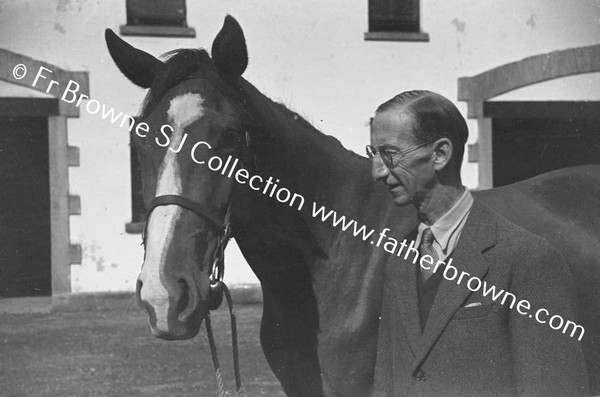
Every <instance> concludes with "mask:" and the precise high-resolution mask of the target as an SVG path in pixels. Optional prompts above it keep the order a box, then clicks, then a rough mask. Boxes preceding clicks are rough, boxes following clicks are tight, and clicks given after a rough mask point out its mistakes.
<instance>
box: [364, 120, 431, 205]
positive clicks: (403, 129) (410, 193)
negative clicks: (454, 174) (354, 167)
mask: <svg viewBox="0 0 600 397" xmlns="http://www.w3.org/2000/svg"><path fill="white" fill-rule="evenodd" d="M413 126H414V120H413V118H412V115H411V114H410V113H408V112H404V111H401V110H396V109H391V110H387V111H384V112H381V113H379V114H377V115H376V116H375V117H374V118H373V121H372V123H371V146H373V147H374V148H375V149H376V151H377V152H380V151H385V152H388V153H395V154H394V155H393V156H392V157H393V159H394V165H393V166H391V167H388V166H387V165H386V164H384V162H383V161H382V159H381V157H380V156H378V155H376V156H375V157H374V158H373V164H372V169H371V171H372V173H373V178H375V179H376V180H380V181H382V182H383V183H385V184H386V185H387V186H388V188H389V189H390V193H391V194H392V200H393V201H394V203H395V204H396V205H399V206H404V205H407V204H410V203H412V204H415V205H418V204H419V203H421V202H422V201H423V199H424V198H425V197H426V195H427V192H428V191H429V190H430V189H431V187H432V186H433V183H434V181H435V169H434V167H433V163H432V156H431V154H432V151H431V146H430V145H425V146H423V147H420V148H418V149H415V150H411V151H409V152H407V153H406V155H404V156H403V155H402V153H404V152H406V151H407V149H408V150H410V149H412V148H415V147H416V146H418V145H420V142H417V141H416V139H415V138H414V136H413Z"/></svg>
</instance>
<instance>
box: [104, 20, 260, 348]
mask: <svg viewBox="0 0 600 397" xmlns="http://www.w3.org/2000/svg"><path fill="white" fill-rule="evenodd" d="M106 42H107V45H108V49H109V51H110V54H111V56H112V58H113V60H114V61H115V63H116V64H117V66H118V67H119V69H120V70H121V71H122V72H123V74H124V75H125V76H126V77H127V78H128V79H129V80H131V81H132V82H133V83H134V84H136V85H138V86H140V87H143V88H150V91H149V93H148V96H147V98H146V101H145V103H144V106H143V110H142V113H141V115H140V116H139V117H138V118H137V119H136V123H135V125H134V126H133V127H132V128H131V130H130V131H131V134H132V137H133V141H134V144H135V147H136V149H137V152H138V154H139V159H140V164H141V168H142V181H143V187H144V201H145V204H146V208H147V210H148V217H147V224H146V231H145V236H144V242H145V250H146V252H145V257H144V263H143V266H142V270H141V272H140V275H139V278H138V282H137V295H138V299H139V301H140V302H141V304H142V306H143V307H144V309H145V310H146V311H147V313H148V316H149V322H150V326H151V329H152V332H153V333H154V335H156V336H158V337H160V338H164V339H185V338H191V337H193V336H195V335H196V334H197V333H198V330H199V327H200V325H201V323H202V319H203V318H204V316H205V315H206V313H207V312H208V307H209V299H210V288H211V287H210V276H211V272H212V271H213V268H212V267H213V262H214V258H215V255H216V253H217V250H218V249H219V247H220V246H219V244H220V241H221V236H222V230H223V229H222V227H223V225H224V223H226V217H227V216H226V215H227V214H228V206H229V204H230V199H231V195H232V189H233V182H232V178H228V177H226V176H224V175H222V172H219V171H220V170H222V169H224V168H225V167H224V165H223V164H224V163H225V162H226V161H227V159H228V158H229V156H231V157H232V159H234V158H238V159H241V158H242V157H243V156H244V154H245V153H244V152H245V150H246V145H247V136H246V125H247V124H246V123H247V122H248V117H247V114H246V113H245V111H244V100H243V98H242V95H241V93H240V90H239V88H237V87H238V84H237V82H238V80H240V78H241V75H242V73H243V72H244V70H245V69H246V66H247V63H248V57H247V52H246V44H245V40H244V35H243V32H242V30H241V28H240V26H239V25H238V23H237V22H236V21H235V20H234V19H233V18H232V17H230V16H228V17H226V19H225V23H224V25H223V28H222V29H221V31H220V32H219V34H218V35H217V37H216V38H215V40H214V42H213V45H212V59H211V58H210V57H209V55H208V54H207V53H206V52H205V51H204V50H180V51H174V52H172V53H170V54H169V55H170V57H169V58H168V59H167V60H166V61H165V62H163V61H160V60H158V59H157V58H155V57H153V56H152V55H149V54H147V53H145V52H144V51H141V50H138V49H136V48H134V47H132V46H130V45H129V44H127V43H126V42H124V41H123V40H122V39H120V38H119V37H118V36H117V35H115V34H114V33H113V32H112V31H110V30H107V31H106ZM165 196H166V197H165ZM157 197H160V198H159V199H156V198H157Z"/></svg>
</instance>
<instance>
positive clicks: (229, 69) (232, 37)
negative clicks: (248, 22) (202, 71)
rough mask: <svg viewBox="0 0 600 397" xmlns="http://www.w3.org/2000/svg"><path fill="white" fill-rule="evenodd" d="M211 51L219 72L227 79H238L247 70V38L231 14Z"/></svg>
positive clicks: (226, 18)
mask: <svg viewBox="0 0 600 397" xmlns="http://www.w3.org/2000/svg"><path fill="white" fill-rule="evenodd" d="M211 53H212V59H213V62H214V64H215V67H216V68H217V70H218V71H219V74H220V75H221V76H223V77H225V78H227V79H236V78H238V77H240V76H241V75H242V74H243V73H244V71H245V70H246V67H247V66H248V50H247V49H246V39H245V38H244V32H243V31H242V27H241V26H240V24H239V23H238V22H237V21H236V20H235V19H234V18H233V17H232V16H231V15H227V16H226V17H225V22H224V23H223V27H222V28H221V31H220V32H219V34H217V37H215V40H214V41H213V44H212V50H211Z"/></svg>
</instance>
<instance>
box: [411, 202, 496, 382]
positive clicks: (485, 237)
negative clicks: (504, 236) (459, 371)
mask: <svg viewBox="0 0 600 397" xmlns="http://www.w3.org/2000/svg"><path fill="white" fill-rule="evenodd" d="M488 211H489V210H487V208H486V207H484V206H483V205H481V204H480V203H479V202H478V201H477V200H475V201H474V202H473V207H472V208H471V212H470V214H469V217H468V218H467V221H466V223H465V226H464V229H463V231H462V234H461V236H460V240H459V242H458V245H457V246H456V248H455V249H454V252H453V253H452V262H451V265H452V266H453V267H455V268H456V271H457V274H456V276H455V277H454V279H453V280H447V279H446V278H442V280H441V283H440V287H439V290H438V292H437V294H436V297H435V299H434V301H433V305H432V307H431V310H430V312H429V317H428V319H427V323H426V325H425V329H424V330H423V335H422V338H421V340H420V346H419V349H418V352H417V354H416V357H415V361H414V366H413V370H416V369H417V367H418V366H419V365H420V364H421V362H422V361H423V359H424V358H425V357H426V356H427V355H428V354H429V352H430V351H431V349H432V348H433V346H434V345H435V342H436V341H437V340H438V338H439V337H440V335H441V333H442V332H443V331H444V328H446V326H447V325H448V322H449V321H450V320H451V318H452V316H453V315H454V312H455V311H456V310H457V309H458V308H459V307H460V306H461V305H462V304H463V302H464V301H465V300H466V299H467V298H468V296H469V295H470V294H471V293H472V292H471V291H470V290H469V289H468V288H467V281H468V280H469V278H471V277H477V278H479V279H480V280H481V279H483V278H484V277H485V275H486V274H487V271H488V263H487V261H486V259H485V258H484V256H483V255H482V252H483V251H484V250H486V249H487V248H489V247H491V246H493V245H494V244H496V222H495V220H494V219H493V217H491V216H490V214H489V212H488ZM447 262H448V260H447ZM450 270H451V269H450ZM450 270H449V271H448V273H447V276H448V277H449V278H452V275H453V272H451V271H450ZM439 271H442V269H440V270H439ZM463 271H464V272H466V273H468V274H469V276H468V277H467V276H464V277H463V279H462V280H461V282H460V284H457V280H458V278H459V277H460V274H461V273H462V272H463Z"/></svg>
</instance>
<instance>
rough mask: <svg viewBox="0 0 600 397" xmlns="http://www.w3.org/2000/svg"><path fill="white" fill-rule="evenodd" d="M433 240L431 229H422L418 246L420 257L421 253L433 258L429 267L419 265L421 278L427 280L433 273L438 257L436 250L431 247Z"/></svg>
mask: <svg viewBox="0 0 600 397" xmlns="http://www.w3.org/2000/svg"><path fill="white" fill-rule="evenodd" d="M433 240H434V237H433V232H432V231H431V229H430V228H427V229H425V230H423V236H421V246H420V247H419V251H420V253H421V257H423V255H429V256H431V257H432V258H433V265H431V269H425V268H423V267H421V277H423V280H427V279H428V278H429V277H431V276H432V275H433V267H434V265H435V264H436V263H437V261H438V259H439V257H438V254H437V252H436V251H435V249H434V248H433Z"/></svg>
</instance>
